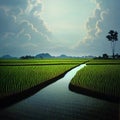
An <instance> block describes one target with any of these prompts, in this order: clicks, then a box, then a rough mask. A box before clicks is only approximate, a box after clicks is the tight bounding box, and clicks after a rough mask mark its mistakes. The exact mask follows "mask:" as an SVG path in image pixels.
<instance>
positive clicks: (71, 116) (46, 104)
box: [0, 65, 119, 120]
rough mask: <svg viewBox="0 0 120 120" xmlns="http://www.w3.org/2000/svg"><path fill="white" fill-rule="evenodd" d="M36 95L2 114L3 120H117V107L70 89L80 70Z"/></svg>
mask: <svg viewBox="0 0 120 120" xmlns="http://www.w3.org/2000/svg"><path fill="white" fill-rule="evenodd" d="M83 67H85V65H81V66H79V67H76V68H74V69H73V70H71V71H70V72H68V73H67V74H66V75H65V76H64V77H63V78H62V79H60V80H58V81H57V82H55V83H53V84H51V85H49V86H48V87H46V88H44V89H42V90H40V91H39V92H38V93H36V94H35V95H33V96H31V97H29V98H27V99H25V100H23V101H21V102H19V103H17V104H15V105H13V106H11V107H9V108H7V109H4V110H2V111H0V120H118V111H119V107H118V104H115V103H111V102H107V101H103V100H99V99H96V98H92V97H88V96H85V95H82V94H76V93H73V92H71V91H69V89H68V85H69V83H70V81H71V79H72V78H73V77H74V75H75V74H76V72H77V71H78V70H79V69H82V68H83Z"/></svg>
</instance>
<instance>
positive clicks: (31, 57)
mask: <svg viewBox="0 0 120 120" xmlns="http://www.w3.org/2000/svg"><path fill="white" fill-rule="evenodd" d="M34 58H35V57H34V56H31V55H26V56H21V57H20V59H34Z"/></svg>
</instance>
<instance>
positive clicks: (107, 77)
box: [70, 61, 120, 98]
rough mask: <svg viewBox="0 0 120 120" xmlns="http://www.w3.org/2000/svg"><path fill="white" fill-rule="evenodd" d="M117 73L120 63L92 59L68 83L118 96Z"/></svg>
mask: <svg viewBox="0 0 120 120" xmlns="http://www.w3.org/2000/svg"><path fill="white" fill-rule="evenodd" d="M117 62H118V61H117ZM110 63H111V64H110ZM104 64H105V65H104ZM113 64H116V65H113ZM119 73H120V65H119V64H118V65H117V63H115V61H94V62H93V61H92V62H90V63H88V65H87V66H86V67H85V68H83V69H82V70H80V71H79V72H78V73H77V74H76V76H75V77H74V78H73V79H72V81H71V83H70V84H72V85H73V86H76V87H77V88H85V89H88V90H91V91H95V92H98V93H102V94H104V95H107V96H112V97H115V98H119V97H120V74H119Z"/></svg>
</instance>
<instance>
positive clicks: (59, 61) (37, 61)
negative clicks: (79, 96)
mask: <svg viewBox="0 0 120 120" xmlns="http://www.w3.org/2000/svg"><path fill="white" fill-rule="evenodd" d="M85 61H87V60H86V59H33V60H31V59H30V60H20V59H16V60H0V65H1V66H2V65H3V66H10V65H11V66H13V65H15V66H18V65H26V66H27V65H55V64H56V65H63V64H64V65H70V64H73V65H77V64H80V63H83V62H85Z"/></svg>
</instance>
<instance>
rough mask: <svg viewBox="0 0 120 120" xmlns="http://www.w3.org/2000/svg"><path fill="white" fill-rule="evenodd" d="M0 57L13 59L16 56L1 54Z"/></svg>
mask: <svg viewBox="0 0 120 120" xmlns="http://www.w3.org/2000/svg"><path fill="white" fill-rule="evenodd" d="M0 58H2V59H14V58H16V57H13V56H11V55H3V56H2V57H0Z"/></svg>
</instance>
